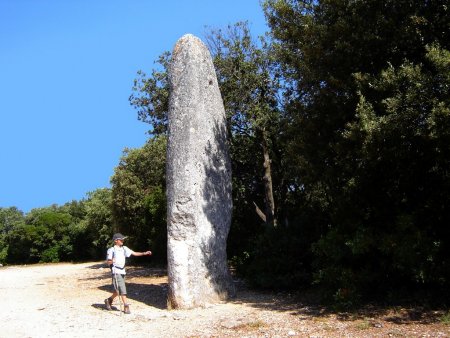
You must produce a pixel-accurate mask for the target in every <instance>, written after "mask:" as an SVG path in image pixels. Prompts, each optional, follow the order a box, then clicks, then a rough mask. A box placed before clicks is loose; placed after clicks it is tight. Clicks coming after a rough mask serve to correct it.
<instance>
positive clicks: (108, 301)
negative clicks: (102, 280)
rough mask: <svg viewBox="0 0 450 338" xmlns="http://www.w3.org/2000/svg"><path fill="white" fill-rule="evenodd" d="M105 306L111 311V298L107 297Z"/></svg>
mask: <svg viewBox="0 0 450 338" xmlns="http://www.w3.org/2000/svg"><path fill="white" fill-rule="evenodd" d="M105 306H106V310H108V311H111V310H112V307H111V299H110V298H106V299H105Z"/></svg>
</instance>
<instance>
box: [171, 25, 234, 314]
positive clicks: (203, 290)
mask: <svg viewBox="0 0 450 338" xmlns="http://www.w3.org/2000/svg"><path fill="white" fill-rule="evenodd" d="M169 76H170V85H171V92H170V102H169V135H168V145H167V171H166V173H167V201H168V205H167V206H168V208H167V209H168V210H167V227H168V252H167V256H168V277H169V295H168V304H169V307H171V308H193V307H198V306H205V305H207V304H209V303H215V302H217V301H220V300H223V299H226V298H227V297H229V296H233V295H234V292H235V291H234V285H233V281H232V279H231V277H230V274H229V270H228V267H227V255H226V241H227V237H228V232H229V228H230V223H231V212H232V196H231V166H230V159H229V154H228V143H227V131H226V119H225V110H224V106H223V102H222V97H221V95H220V91H219V86H218V83H217V77H216V73H215V71H214V67H213V63H212V59H211V55H210V53H209V51H208V49H207V48H206V46H205V45H204V44H203V43H202V41H201V40H200V39H198V38H197V37H195V36H193V35H190V34H187V35H185V36H183V37H182V38H180V39H179V40H178V42H177V43H176V45H175V47H174V50H173V53H172V61H171V66H170V69H169Z"/></svg>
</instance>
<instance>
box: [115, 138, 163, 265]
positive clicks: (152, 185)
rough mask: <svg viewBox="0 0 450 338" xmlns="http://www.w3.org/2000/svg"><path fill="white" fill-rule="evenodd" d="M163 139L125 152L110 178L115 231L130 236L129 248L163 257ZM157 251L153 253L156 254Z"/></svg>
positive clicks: (156, 139) (151, 140)
mask: <svg viewBox="0 0 450 338" xmlns="http://www.w3.org/2000/svg"><path fill="white" fill-rule="evenodd" d="M165 164H166V137H165V136H164V135H161V136H158V137H154V138H151V139H149V141H148V142H147V143H146V144H145V145H144V147H142V148H137V149H126V150H125V151H124V155H123V156H122V158H121V161H120V163H119V165H118V166H117V167H116V168H115V171H114V175H113V176H112V178H111V184H112V210H113V217H114V222H115V224H114V226H115V231H121V232H123V233H126V234H129V235H130V238H129V240H128V242H127V243H128V245H130V247H139V248H146V247H148V246H149V245H151V246H152V247H151V248H152V251H154V252H155V259H156V260H160V261H164V260H165V257H166V245H167V244H166V242H167V241H166V239H165V237H164V236H165V232H166V222H165V219H166V218H165V217H166V216H165V210H166V200H165ZM155 249H156V250H155Z"/></svg>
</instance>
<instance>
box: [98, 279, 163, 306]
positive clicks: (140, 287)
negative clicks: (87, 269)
mask: <svg viewBox="0 0 450 338" xmlns="http://www.w3.org/2000/svg"><path fill="white" fill-rule="evenodd" d="M126 285H127V293H128V294H127V297H128V299H130V300H133V301H136V302H140V303H143V304H145V305H148V306H152V307H154V308H157V309H160V310H167V289H168V285H167V283H163V284H159V285H153V284H139V283H132V282H126ZM99 289H100V290H103V291H106V292H112V291H113V288H112V285H110V284H109V285H102V286H100V287H99Z"/></svg>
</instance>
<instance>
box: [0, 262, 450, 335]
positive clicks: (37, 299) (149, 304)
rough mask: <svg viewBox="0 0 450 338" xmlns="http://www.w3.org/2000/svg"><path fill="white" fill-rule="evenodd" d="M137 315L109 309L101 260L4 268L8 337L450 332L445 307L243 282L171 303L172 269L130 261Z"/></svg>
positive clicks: (1, 286) (0, 328)
mask: <svg viewBox="0 0 450 338" xmlns="http://www.w3.org/2000/svg"><path fill="white" fill-rule="evenodd" d="M127 285H128V293H129V298H130V303H131V311H132V313H131V314H130V315H125V314H122V313H121V312H120V311H119V304H118V303H117V304H114V305H115V307H116V309H117V310H115V311H106V310H105V309H104V304H103V300H104V299H105V298H106V297H108V296H109V290H110V273H109V269H107V268H104V265H102V264H100V263H83V264H52V265H33V266H21V267H17V266H13V267H2V268H0V290H1V293H2V296H3V297H2V300H3V305H2V306H1V311H0V314H1V325H0V337H5V338H6V337H8V338H9V337H21V338H22V337H111V336H112V335H114V336H129V337H133V338H139V337H172V338H175V337H450V325H445V324H444V323H441V322H440V321H439V318H441V317H442V315H443V312H442V311H428V312H420V313H418V312H417V309H403V308H398V309H395V311H394V310H392V309H391V310H389V311H387V310H386V311H384V310H379V309H378V310H377V309H372V310H370V309H368V310H365V311H362V312H361V313H359V314H352V315H344V314H333V313H328V312H327V311H325V310H324V309H323V308H321V307H317V306H312V305H308V303H307V302H305V301H302V300H300V299H298V298H294V297H293V296H290V295H288V294H273V293H271V294H269V293H258V292H254V291H251V290H248V289H246V288H244V287H242V286H239V288H238V290H239V293H238V296H237V298H236V299H233V300H232V301H230V302H227V303H221V304H215V305H211V306H209V307H206V308H202V309H195V310H184V311H179V310H177V311H168V310H167V307H166V302H165V299H166V292H167V277H166V276H165V272H164V271H161V270H160V271H158V270H156V269H146V268H138V267H136V268H130V269H129V275H128V277H127Z"/></svg>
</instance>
